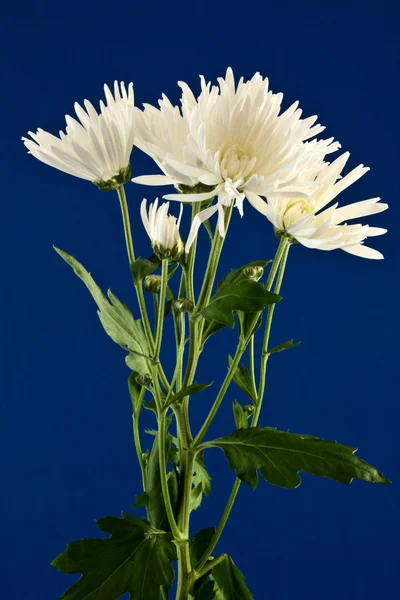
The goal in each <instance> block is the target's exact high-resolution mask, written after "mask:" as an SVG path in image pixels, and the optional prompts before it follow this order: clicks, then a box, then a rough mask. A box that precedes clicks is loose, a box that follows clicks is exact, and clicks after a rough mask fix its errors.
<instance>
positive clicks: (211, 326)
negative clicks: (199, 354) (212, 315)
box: [201, 321, 226, 347]
mask: <svg viewBox="0 0 400 600" xmlns="http://www.w3.org/2000/svg"><path fill="white" fill-rule="evenodd" d="M224 327H226V326H225V325H224V324H223V323H218V321H211V322H210V323H208V324H207V325H206V327H205V328H204V332H203V337H202V339H201V347H203V346H204V344H205V342H206V341H207V340H208V338H209V337H211V336H212V335H214V333H217V331H219V330H220V329H224Z"/></svg>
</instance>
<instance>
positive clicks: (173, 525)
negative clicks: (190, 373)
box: [156, 394, 182, 540]
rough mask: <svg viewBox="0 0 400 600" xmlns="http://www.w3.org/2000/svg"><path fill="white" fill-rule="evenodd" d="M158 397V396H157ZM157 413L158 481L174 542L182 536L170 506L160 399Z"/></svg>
mask: <svg viewBox="0 0 400 600" xmlns="http://www.w3.org/2000/svg"><path fill="white" fill-rule="evenodd" d="M157 396H158V394H157ZM156 403H157V412H158V436H159V437H158V441H159V457H160V479H161V489H162V493H163V498H164V503H165V512H166V513H167V517H168V523H169V526H170V527H171V531H172V535H173V536H174V538H175V539H176V540H181V539H182V534H181V532H180V531H179V528H178V526H177V523H176V521H175V516H174V511H173V508H172V504H171V498H170V495H169V489H168V479H167V458H166V455H165V439H166V432H165V411H164V410H163V409H162V406H161V401H160V398H157V399H156Z"/></svg>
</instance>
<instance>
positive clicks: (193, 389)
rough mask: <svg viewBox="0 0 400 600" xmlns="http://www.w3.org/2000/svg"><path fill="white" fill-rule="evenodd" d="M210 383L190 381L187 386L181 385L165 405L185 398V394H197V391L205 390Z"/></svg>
mask: <svg viewBox="0 0 400 600" xmlns="http://www.w3.org/2000/svg"><path fill="white" fill-rule="evenodd" d="M212 384H213V382H212V381H209V382H208V383H192V384H191V385H187V386H185V387H183V388H182V389H181V390H180V391H179V392H178V393H177V394H174V395H173V396H172V397H171V398H170V399H169V400H168V402H167V403H166V404H165V406H171V404H176V402H179V401H180V400H183V399H184V398H186V396H192V395H193V394H198V393H199V392H201V391H203V390H205V389H206V388H208V387H209V386H210V385H212Z"/></svg>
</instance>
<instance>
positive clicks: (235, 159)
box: [221, 144, 255, 181]
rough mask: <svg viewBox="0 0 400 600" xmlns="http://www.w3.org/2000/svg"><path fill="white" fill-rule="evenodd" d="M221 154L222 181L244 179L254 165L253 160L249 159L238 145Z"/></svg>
mask: <svg viewBox="0 0 400 600" xmlns="http://www.w3.org/2000/svg"><path fill="white" fill-rule="evenodd" d="M221 154H222V160H221V174H222V177H223V178H224V179H232V181H236V180H238V179H244V178H245V177H247V175H248V174H249V172H250V171H251V169H252V168H253V166H254V164H255V160H254V159H250V158H249V157H248V156H247V154H246V152H245V151H244V150H243V148H240V146H239V145H238V144H234V145H233V146H230V148H228V149H227V150H226V151H225V152H222V153H221Z"/></svg>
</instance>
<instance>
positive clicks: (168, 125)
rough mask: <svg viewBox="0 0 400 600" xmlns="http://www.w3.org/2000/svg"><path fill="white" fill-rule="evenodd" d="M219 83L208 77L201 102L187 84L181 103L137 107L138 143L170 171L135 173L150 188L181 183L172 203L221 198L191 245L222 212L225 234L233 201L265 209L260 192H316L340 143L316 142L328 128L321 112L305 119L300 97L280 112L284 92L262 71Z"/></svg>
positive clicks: (197, 221)
mask: <svg viewBox="0 0 400 600" xmlns="http://www.w3.org/2000/svg"><path fill="white" fill-rule="evenodd" d="M218 83H219V87H217V86H213V87H211V84H210V83H208V84H206V82H205V80H204V78H203V77H201V94H200V95H199V97H198V98H197V99H196V98H195V97H194V95H193V93H192V92H191V90H190V89H189V87H188V86H187V85H186V84H185V83H182V82H181V83H179V85H180V87H181V88H182V98H181V108H178V107H174V106H172V104H171V103H170V101H169V100H168V98H166V97H165V96H163V99H162V100H161V101H160V102H159V106H160V109H159V110H158V109H156V108H154V107H153V106H149V105H145V108H144V110H143V112H141V111H139V110H138V109H136V110H137V115H138V117H137V136H136V141H135V143H136V144H137V145H138V146H139V148H141V149H142V150H143V151H144V152H146V153H147V154H149V155H150V156H152V157H153V159H154V160H155V161H156V162H157V164H158V165H159V167H160V168H161V170H162V171H163V172H164V175H154V176H142V177H135V178H134V179H133V181H135V182H136V183H142V184H147V185H165V184H174V185H175V186H176V187H178V189H179V191H180V192H184V193H183V194H182V193H181V194H169V195H168V196H165V198H166V199H168V200H179V201H181V202H204V201H206V200H209V199H211V198H213V197H214V196H217V197H218V201H217V203H216V204H214V205H211V206H209V207H207V208H206V209H205V210H203V211H202V212H201V213H200V214H199V215H198V216H197V217H196V219H195V220H194V222H193V225H192V229H191V232H190V234H189V238H188V242H187V245H186V249H188V248H189V247H190V245H191V244H192V242H193V240H194V238H195V236H196V234H197V230H198V228H199V226H200V223H201V222H202V221H204V220H206V219H208V218H209V217H210V216H212V215H213V214H214V213H215V212H217V211H218V213H219V215H218V216H219V218H218V226H219V231H220V234H221V235H222V236H223V235H224V234H225V226H224V206H230V205H231V204H232V203H234V204H235V206H236V207H237V208H238V209H239V211H240V214H243V201H244V199H245V198H247V199H248V200H249V202H250V203H251V204H252V205H253V206H255V207H256V208H259V206H260V203H261V204H263V201H262V200H261V198H260V196H264V197H266V196H267V195H268V194H269V193H271V192H274V193H275V194H278V193H279V194H287V193H291V192H295V193H296V194H297V195H300V196H301V197H306V196H307V194H309V193H310V192H311V191H313V190H314V187H315V183H314V179H315V176H316V175H317V174H318V172H319V171H320V170H321V169H322V168H323V167H324V166H325V163H324V157H325V155H326V154H328V153H330V152H334V151H336V150H337V149H338V148H339V144H338V143H336V142H335V143H334V142H333V138H331V139H328V140H320V141H316V140H312V141H308V140H310V139H311V138H313V137H314V136H315V135H317V134H319V133H320V132H321V131H323V129H324V128H323V127H321V126H320V125H315V126H314V123H315V121H316V119H317V117H310V118H308V119H301V118H300V117H301V110H299V109H298V103H297V102H296V103H295V104H293V105H292V106H291V107H290V108H288V109H287V110H286V111H285V112H283V113H281V114H279V113H280V110H281V102H282V97H283V96H282V94H274V93H272V92H271V91H270V90H269V89H268V79H263V78H262V77H261V75H260V74H259V73H256V74H255V75H254V77H253V78H252V79H251V80H250V81H247V82H246V83H245V82H244V81H243V79H241V80H240V81H239V83H238V85H237V87H236V86H235V81H234V77H233V73H232V70H231V69H228V70H227V72H226V77H225V79H223V78H220V79H219V80H218Z"/></svg>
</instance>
